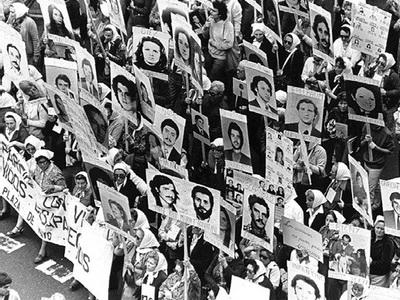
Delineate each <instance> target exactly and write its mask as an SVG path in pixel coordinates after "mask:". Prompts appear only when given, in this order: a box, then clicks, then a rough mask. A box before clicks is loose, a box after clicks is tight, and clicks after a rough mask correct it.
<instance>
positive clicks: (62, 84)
mask: <svg viewBox="0 0 400 300" xmlns="http://www.w3.org/2000/svg"><path fill="white" fill-rule="evenodd" d="M55 83H56V87H57V88H58V89H59V90H60V91H62V92H63V93H64V94H66V95H68V90H69V89H71V80H70V79H69V78H68V76H67V75H65V74H59V75H58V76H57V77H56V79H55Z"/></svg>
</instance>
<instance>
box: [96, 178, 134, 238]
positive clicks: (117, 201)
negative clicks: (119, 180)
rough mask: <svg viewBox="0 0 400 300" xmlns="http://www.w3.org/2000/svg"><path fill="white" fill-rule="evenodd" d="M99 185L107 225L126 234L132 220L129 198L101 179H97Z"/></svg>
mask: <svg viewBox="0 0 400 300" xmlns="http://www.w3.org/2000/svg"><path fill="white" fill-rule="evenodd" d="M97 186H98V188H99V193H100V198H101V199H100V200H101V207H102V209H103V215H104V221H105V222H106V224H107V226H108V227H110V228H111V229H113V230H115V231H116V232H118V233H123V234H126V233H127V232H129V228H130V222H131V220H132V217H131V212H130V208H129V201H128V198H127V197H126V196H124V195H122V194H121V193H120V192H118V191H117V190H115V189H114V188H111V187H109V186H107V185H105V184H103V183H101V182H100V181H97Z"/></svg>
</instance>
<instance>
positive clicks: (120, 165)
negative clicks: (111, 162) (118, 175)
mask: <svg viewBox="0 0 400 300" xmlns="http://www.w3.org/2000/svg"><path fill="white" fill-rule="evenodd" d="M115 170H122V171H124V172H125V174H129V166H128V165H127V164H126V163H124V162H120V163H117V164H115V166H114V168H113V171H114V172H115Z"/></svg>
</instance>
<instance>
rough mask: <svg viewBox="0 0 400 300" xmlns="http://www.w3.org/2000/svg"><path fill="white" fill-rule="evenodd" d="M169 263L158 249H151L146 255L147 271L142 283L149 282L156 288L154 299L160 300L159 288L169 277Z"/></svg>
mask: <svg viewBox="0 0 400 300" xmlns="http://www.w3.org/2000/svg"><path fill="white" fill-rule="evenodd" d="M167 269H168V264H167V260H166V259H165V257H164V255H163V254H162V253H160V252H158V251H154V250H153V251H151V252H149V253H147V255H146V257H145V273H144V275H143V279H142V280H140V282H138V283H140V285H142V284H148V285H150V286H153V287H154V289H155V293H154V300H158V290H159V289H160V286H161V284H162V283H163V282H164V280H165V279H167Z"/></svg>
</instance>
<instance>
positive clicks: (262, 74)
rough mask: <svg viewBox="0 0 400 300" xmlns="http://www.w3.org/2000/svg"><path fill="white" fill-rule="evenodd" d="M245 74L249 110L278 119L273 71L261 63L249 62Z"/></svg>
mask: <svg viewBox="0 0 400 300" xmlns="http://www.w3.org/2000/svg"><path fill="white" fill-rule="evenodd" d="M245 74H246V84H247V94H248V96H249V111H252V112H255V113H257V114H261V115H264V116H267V117H269V118H271V119H274V120H278V111H277V107H276V99H275V86H274V73H273V71H272V70H271V69H268V68H267V67H264V66H261V65H260V64H256V63H248V64H247V65H246V67H245Z"/></svg>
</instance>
